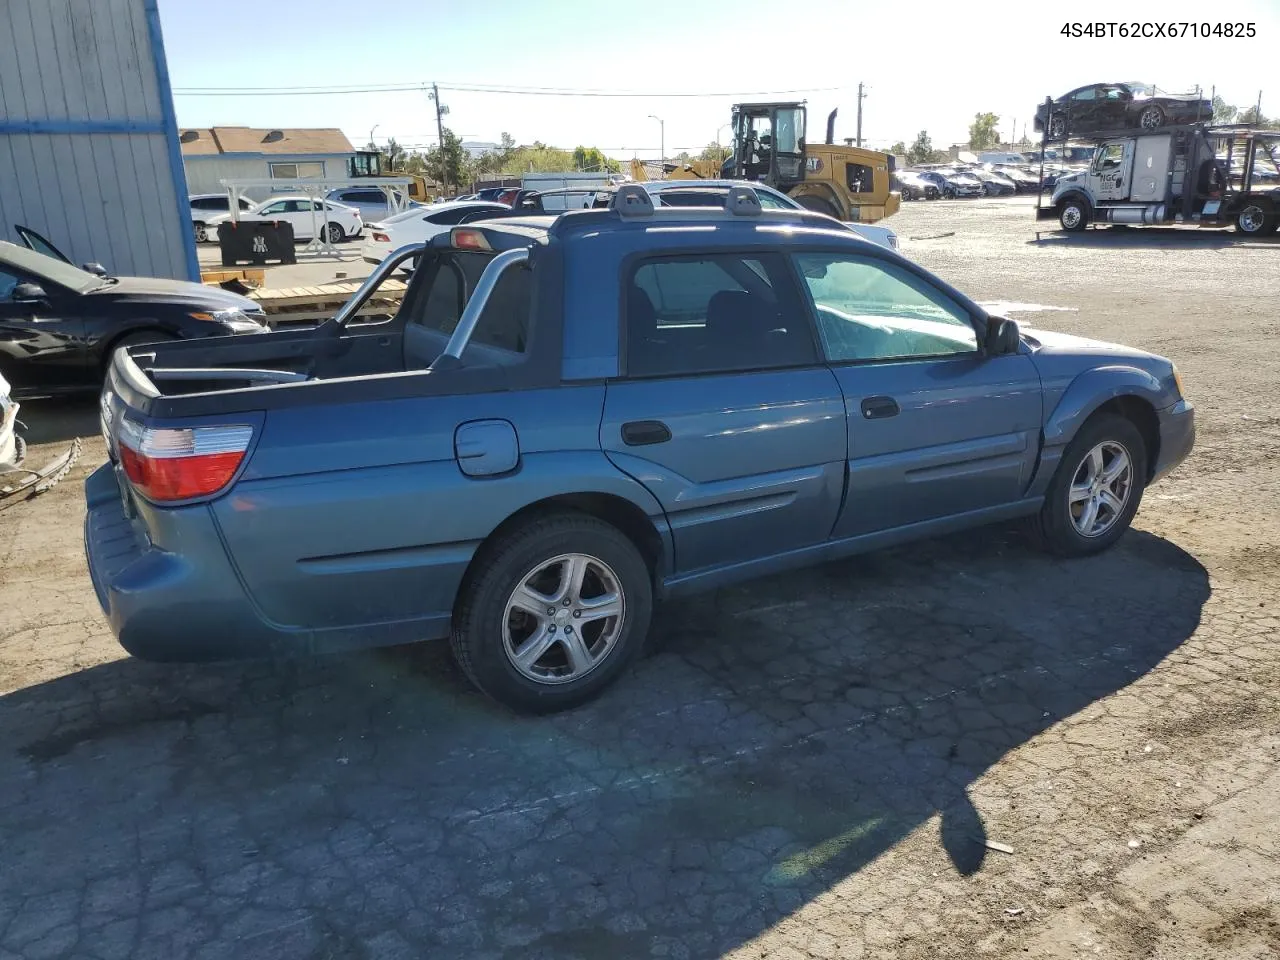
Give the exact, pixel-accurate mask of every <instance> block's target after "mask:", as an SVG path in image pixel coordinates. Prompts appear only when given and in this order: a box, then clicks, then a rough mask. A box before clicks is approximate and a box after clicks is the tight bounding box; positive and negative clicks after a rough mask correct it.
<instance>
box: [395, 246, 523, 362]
mask: <svg viewBox="0 0 1280 960" xmlns="http://www.w3.org/2000/svg"><path fill="white" fill-rule="evenodd" d="M492 259H493V255H492V254H488V253H468V252H454V253H449V254H445V255H444V256H442V257H441V258H440V261H439V265H438V267H437V269H436V271H435V275H434V277H432V279H431V281H430V286H429V287H428V288H427V291H426V296H425V297H424V298H423V299H422V300H421V301H420V306H415V309H414V311H413V315H412V316H411V317H410V319H409V322H410V323H412V324H416V325H418V326H420V327H423V328H426V329H428V330H435V331H436V332H438V333H440V334H443V335H444V336H446V337H448V336H451V335H452V334H453V331H454V328H456V327H457V326H458V321H459V320H460V319H461V318H462V311H463V308H464V307H465V306H466V303H467V300H469V299H470V296H471V292H472V291H473V290H475V287H476V283H477V282H478V281H479V280H480V276H481V274H483V273H484V269H485V267H486V266H488V265H489V261H490V260H492ZM532 279H533V275H532V273H531V272H530V271H529V270H528V269H526V268H524V267H521V266H519V265H516V266H512V267H508V268H507V269H506V270H505V271H503V274H502V277H501V278H500V279H499V280H498V284H497V286H495V287H494V288H493V292H492V293H491V294H490V295H489V300H488V302H487V303H486V304H485V308H484V313H482V314H481V315H480V320H479V322H478V323H477V324H476V328H475V330H474V331H473V332H472V334H471V341H470V342H471V343H473V344H481V345H483V346H487V347H498V348H500V349H502V350H509V351H511V352H512V353H524V352H525V351H526V350H527V349H528V345H529V320H530V315H531V313H532V308H533V288H532Z"/></svg>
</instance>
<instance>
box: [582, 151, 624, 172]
mask: <svg viewBox="0 0 1280 960" xmlns="http://www.w3.org/2000/svg"><path fill="white" fill-rule="evenodd" d="M573 165H574V167H575V168H577V169H578V170H583V171H588V170H591V171H598V172H601V173H618V172H619V171H621V170H622V167H621V165H620V164H619V163H618V161H616V160H610V159H609V158H608V157H606V156H605V155H604V154H603V153H601V152H600V150H599V148H597V147H582V146H578V147H574V149H573Z"/></svg>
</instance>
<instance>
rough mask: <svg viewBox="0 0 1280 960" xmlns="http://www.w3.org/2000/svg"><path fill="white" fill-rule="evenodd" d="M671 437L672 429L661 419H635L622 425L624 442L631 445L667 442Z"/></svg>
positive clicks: (639, 445)
mask: <svg viewBox="0 0 1280 960" xmlns="http://www.w3.org/2000/svg"><path fill="white" fill-rule="evenodd" d="M670 439H671V429H670V428H669V427H668V426H667V425H666V424H665V423H663V422H662V421H661V420H633V421H632V422H631V423H624V424H623V425H622V442H623V443H625V444H626V445H627V446H629V447H643V446H646V445H648V444H651V443H666V442H667V441H668V440H670Z"/></svg>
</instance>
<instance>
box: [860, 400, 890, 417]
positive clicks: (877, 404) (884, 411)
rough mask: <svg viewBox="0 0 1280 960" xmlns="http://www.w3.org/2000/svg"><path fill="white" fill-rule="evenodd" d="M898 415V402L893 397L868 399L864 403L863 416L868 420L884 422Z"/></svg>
mask: <svg viewBox="0 0 1280 960" xmlns="http://www.w3.org/2000/svg"><path fill="white" fill-rule="evenodd" d="M897 415H898V401H896V400H894V399H893V397H867V399H865V400H863V401H862V416H863V417H864V418H866V419H867V420H882V419H884V418H885V417H896V416H897Z"/></svg>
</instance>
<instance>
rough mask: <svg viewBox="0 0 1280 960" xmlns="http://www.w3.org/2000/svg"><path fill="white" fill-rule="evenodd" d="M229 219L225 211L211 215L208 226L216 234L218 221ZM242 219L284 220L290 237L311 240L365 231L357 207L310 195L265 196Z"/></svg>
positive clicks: (346, 236)
mask: <svg viewBox="0 0 1280 960" xmlns="http://www.w3.org/2000/svg"><path fill="white" fill-rule="evenodd" d="M230 219H231V214H229V213H224V214H220V215H219V216H216V217H213V218H212V219H211V220H210V221H209V223H208V229H209V231H210V232H211V233H213V234H214V235H216V232H217V229H218V224H220V223H225V222H226V221H227V220H230ZM240 219H241V220H242V221H244V220H284V221H286V222H288V223H291V224H292V225H293V239H295V240H314V239H315V238H316V237H317V236H325V237H327V239H328V240H329V242H330V243H339V242H340V241H342V240H349V239H354V238H355V237H358V236H360V234H361V233H363V232H364V221H363V220H362V219H361V218H360V211H359V210H357V209H355V208H354V207H348V206H346V205H345V204H341V203H334V202H333V201H332V200H313V199H312V198H311V197H272V198H270V199H269V200H264V201H262V203H260V204H258V205H257V206H256V207H254V208H253V209H252V210H250V211H248V212H247V213H242V214H240Z"/></svg>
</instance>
